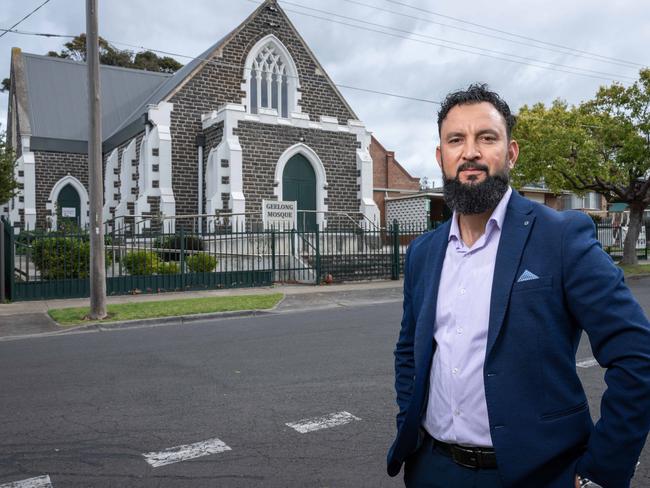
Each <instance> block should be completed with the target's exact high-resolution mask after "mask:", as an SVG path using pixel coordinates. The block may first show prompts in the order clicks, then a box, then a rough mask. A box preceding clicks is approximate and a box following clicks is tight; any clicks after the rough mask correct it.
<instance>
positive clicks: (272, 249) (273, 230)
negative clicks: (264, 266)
mask: <svg viewBox="0 0 650 488" xmlns="http://www.w3.org/2000/svg"><path fill="white" fill-rule="evenodd" d="M271 270H272V272H273V273H272V274H271V281H275V227H272V228H271Z"/></svg>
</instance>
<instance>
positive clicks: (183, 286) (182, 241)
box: [180, 227, 185, 289]
mask: <svg viewBox="0 0 650 488" xmlns="http://www.w3.org/2000/svg"><path fill="white" fill-rule="evenodd" d="M180 239H181V245H180V248H181V256H180V258H181V261H180V263H181V289H184V288H185V231H184V230H183V227H181V233H180Z"/></svg>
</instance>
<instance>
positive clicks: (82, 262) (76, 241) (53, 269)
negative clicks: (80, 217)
mask: <svg viewBox="0 0 650 488" xmlns="http://www.w3.org/2000/svg"><path fill="white" fill-rule="evenodd" d="M17 247H18V246H17ZM30 253H31V260H32V262H33V263H34V266H36V269H37V270H38V271H39V272H40V273H41V278H42V279H44V280H60V279H73V278H88V276H89V274H90V242H89V241H88V239H87V238H85V237H84V236H76V237H39V238H36V239H34V240H33V241H32V242H31V249H30ZM105 260H106V266H108V265H110V264H111V262H112V259H111V255H110V254H109V253H106V258H105Z"/></svg>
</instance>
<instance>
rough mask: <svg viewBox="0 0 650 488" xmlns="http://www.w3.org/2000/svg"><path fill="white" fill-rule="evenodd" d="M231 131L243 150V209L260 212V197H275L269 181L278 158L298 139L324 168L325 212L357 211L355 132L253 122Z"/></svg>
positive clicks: (240, 124) (242, 124) (273, 173)
mask: <svg viewBox="0 0 650 488" xmlns="http://www.w3.org/2000/svg"><path fill="white" fill-rule="evenodd" d="M235 134H236V135H237V136H239V141H240V144H241V146H242V150H243V176H244V196H245V197H246V212H260V213H261V211H262V200H263V199H274V198H275V196H274V195H273V189H274V187H273V182H274V177H275V168H276V166H277V162H278V159H280V156H281V155H282V153H283V152H284V151H285V150H286V149H288V148H289V147H291V146H293V145H294V144H297V143H298V142H303V143H304V144H306V145H307V146H309V147H311V148H312V149H313V150H314V151H315V152H316V154H318V157H319V158H320V160H321V161H322V163H323V166H324V167H325V174H326V178H327V183H328V185H329V186H328V189H327V194H328V197H327V198H326V200H325V204H326V205H328V211H341V212H358V211H359V200H358V199H357V190H358V188H357V163H356V149H357V146H358V143H357V140H356V136H355V135H353V134H344V133H336V132H326V131H321V130H316V129H300V128H296V127H283V126H276V125H266V124H260V123H256V122H240V123H239V125H238V128H237V129H236V130H235Z"/></svg>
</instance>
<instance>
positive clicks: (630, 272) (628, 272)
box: [620, 264, 650, 276]
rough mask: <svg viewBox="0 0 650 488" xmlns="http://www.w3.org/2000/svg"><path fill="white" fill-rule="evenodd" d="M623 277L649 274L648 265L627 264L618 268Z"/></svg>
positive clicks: (649, 266) (649, 265) (649, 267)
mask: <svg viewBox="0 0 650 488" xmlns="http://www.w3.org/2000/svg"><path fill="white" fill-rule="evenodd" d="M620 268H621V269H622V270H623V272H624V273H625V276H634V275H640V274H650V264H633V265H630V264H627V265H624V266H620Z"/></svg>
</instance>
